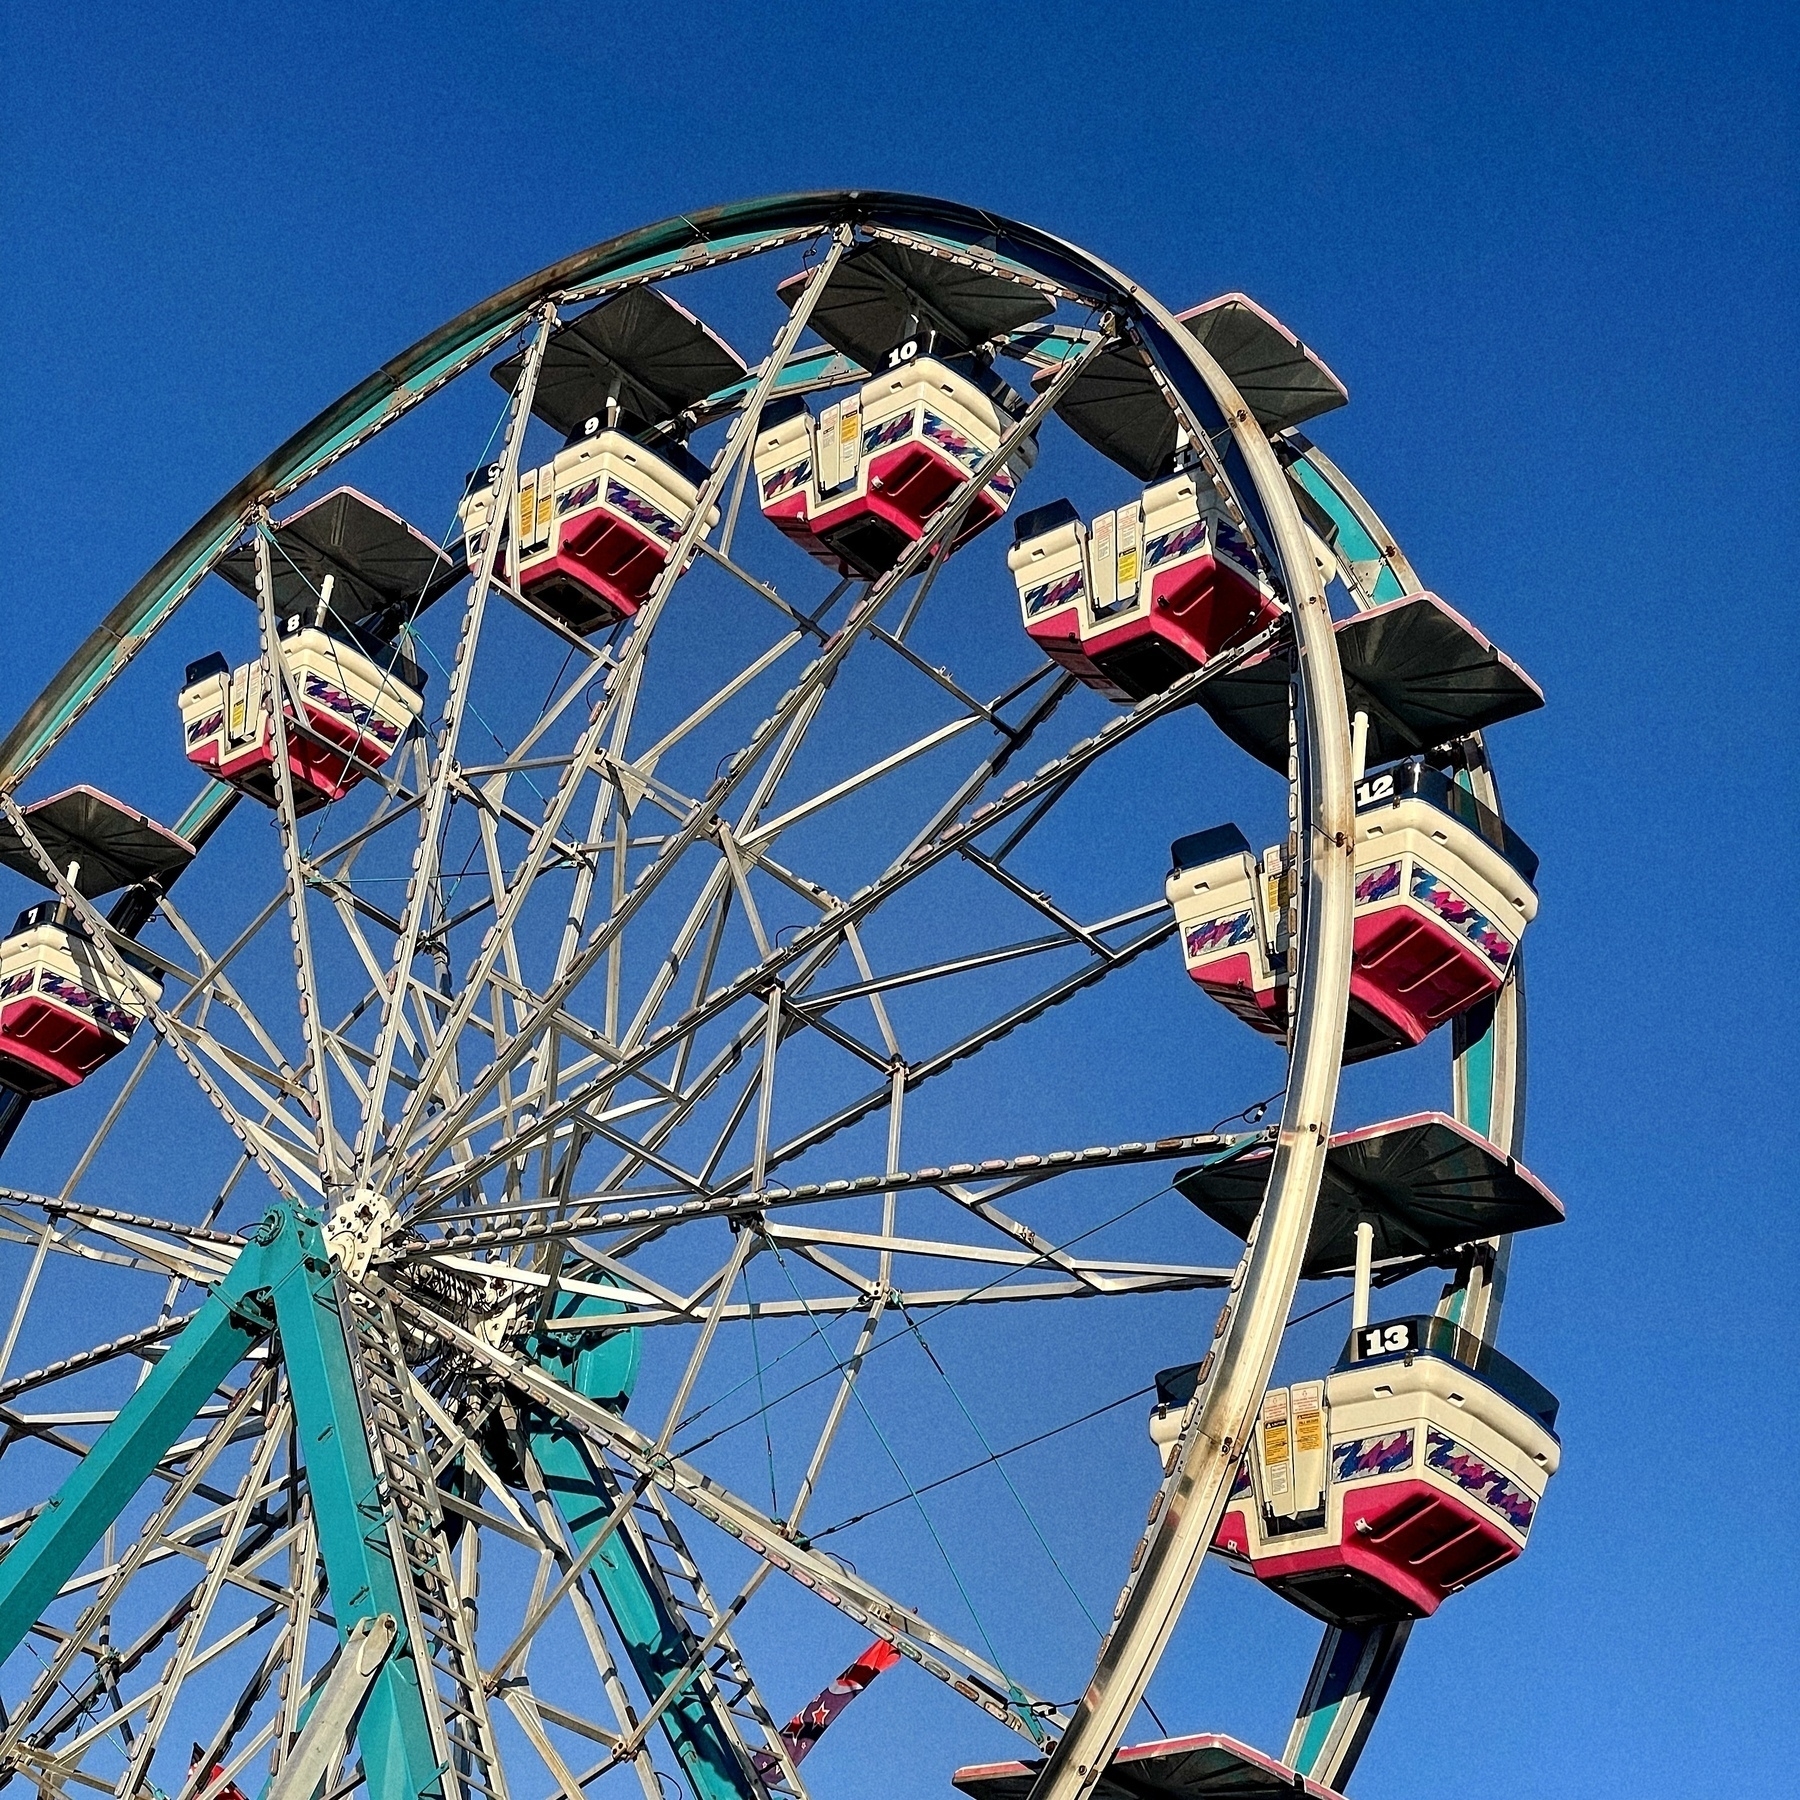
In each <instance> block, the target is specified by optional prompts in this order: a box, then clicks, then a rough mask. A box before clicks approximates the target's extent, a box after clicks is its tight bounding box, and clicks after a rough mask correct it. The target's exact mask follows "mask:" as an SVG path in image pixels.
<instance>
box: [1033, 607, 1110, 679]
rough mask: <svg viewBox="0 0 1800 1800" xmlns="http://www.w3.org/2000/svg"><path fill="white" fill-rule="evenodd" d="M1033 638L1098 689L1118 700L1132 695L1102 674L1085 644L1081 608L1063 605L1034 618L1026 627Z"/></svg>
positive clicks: (1040, 646) (1046, 652)
mask: <svg viewBox="0 0 1800 1800" xmlns="http://www.w3.org/2000/svg"><path fill="white" fill-rule="evenodd" d="M1025 630H1026V634H1027V635H1028V636H1029V637H1030V638H1031V641H1032V642H1033V643H1034V644H1036V645H1037V647H1038V648H1039V649H1040V650H1042V651H1043V653H1044V654H1045V655H1046V656H1047V657H1049V658H1050V660H1051V661H1052V662H1053V663H1059V664H1061V666H1062V667H1063V668H1065V669H1067V670H1068V671H1069V673H1070V674H1071V675H1075V676H1078V677H1079V678H1080V679H1081V680H1083V681H1085V682H1086V683H1087V684H1088V686H1089V687H1091V688H1098V689H1099V690H1100V691H1101V692H1102V693H1104V694H1110V695H1112V696H1113V697H1114V698H1115V699H1119V700H1123V699H1126V698H1128V696H1127V695H1126V693H1125V691H1124V690H1123V689H1122V688H1119V687H1116V686H1115V685H1114V684H1113V683H1112V682H1110V681H1108V680H1107V678H1106V677H1105V676H1104V675H1103V674H1101V672H1100V670H1099V667H1098V666H1097V665H1096V664H1095V663H1094V661H1093V659H1092V658H1091V657H1090V656H1089V655H1088V654H1087V652H1086V651H1085V650H1083V649H1082V647H1081V611H1080V608H1079V607H1074V606H1063V607H1059V608H1058V609H1057V610H1056V611H1055V612H1053V613H1046V614H1044V616H1043V617H1042V618H1039V619H1033V620H1032V621H1031V623H1030V624H1029V625H1027V626H1026V627H1025Z"/></svg>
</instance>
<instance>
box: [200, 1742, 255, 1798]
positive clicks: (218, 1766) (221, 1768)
mask: <svg viewBox="0 0 1800 1800" xmlns="http://www.w3.org/2000/svg"><path fill="white" fill-rule="evenodd" d="M205 1754H206V1752H205V1751H204V1750H203V1749H202V1748H201V1747H200V1745H198V1744H196V1745H195V1746H194V1754H193V1758H192V1760H191V1761H190V1762H189V1763H188V1778H189V1780H190V1781H192V1779H193V1775H194V1772H195V1770H197V1769H198V1768H199V1767H200V1761H201V1758H202V1757H203V1756H204V1755H205ZM224 1776H225V1765H224V1764H223V1763H214V1764H213V1766H212V1767H211V1768H210V1769H209V1770H208V1771H207V1775H206V1780H205V1781H204V1782H194V1786H196V1787H205V1786H207V1785H209V1784H210V1783H212V1782H215V1781H221V1780H224ZM213 1800H245V1797H244V1790H243V1789H242V1788H241V1787H239V1786H238V1784H237V1783H236V1782H235V1781H227V1782H225V1785H224V1786H223V1787H222V1788H220V1789H219V1791H218V1792H217V1793H216V1794H215V1795H214V1796H213Z"/></svg>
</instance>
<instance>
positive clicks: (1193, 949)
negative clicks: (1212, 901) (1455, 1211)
mask: <svg viewBox="0 0 1800 1800" xmlns="http://www.w3.org/2000/svg"><path fill="white" fill-rule="evenodd" d="M1255 935H1256V921H1255V920H1254V919H1253V918H1252V917H1251V915H1250V913H1249V911H1248V910H1246V911H1244V912H1241V913H1237V914H1234V915H1233V916H1232V917H1231V918H1229V919H1209V920H1207V921H1206V923H1205V924H1202V925H1196V926H1194V927H1193V929H1192V930H1191V931H1189V932H1188V934H1187V939H1186V943H1187V953H1188V958H1189V960H1190V961H1191V960H1192V959H1194V958H1195V957H1200V956H1214V955H1217V953H1218V952H1219V951H1221V950H1230V949H1233V948H1235V947H1236V946H1237V945H1239V944H1247V943H1249V942H1250V940H1251V939H1252V938H1253V937H1255Z"/></svg>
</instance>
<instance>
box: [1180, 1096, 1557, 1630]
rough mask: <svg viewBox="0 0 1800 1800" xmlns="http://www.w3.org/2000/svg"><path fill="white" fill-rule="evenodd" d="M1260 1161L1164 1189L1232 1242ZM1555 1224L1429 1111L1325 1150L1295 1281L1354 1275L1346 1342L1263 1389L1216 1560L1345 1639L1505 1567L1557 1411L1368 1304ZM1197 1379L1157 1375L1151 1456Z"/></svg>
mask: <svg viewBox="0 0 1800 1800" xmlns="http://www.w3.org/2000/svg"><path fill="white" fill-rule="evenodd" d="M1271 1156H1272V1150H1271V1149H1270V1147H1269V1146H1267V1145H1261V1146H1258V1147H1256V1148H1255V1149H1254V1150H1252V1151H1251V1152H1250V1153H1249V1154H1246V1155H1239V1156H1228V1157H1222V1158H1218V1159H1215V1160H1214V1161H1212V1162H1210V1163H1208V1164H1205V1165H1202V1166H1201V1167H1199V1168H1195V1169H1187V1170H1183V1171H1182V1172H1181V1173H1180V1174H1179V1175H1178V1176H1177V1177H1176V1186H1177V1188H1178V1190H1179V1191H1180V1192H1181V1193H1182V1194H1183V1195H1184V1196H1185V1197H1186V1198H1187V1199H1188V1200H1190V1201H1191V1202H1192V1203H1193V1204H1194V1205H1196V1206H1197V1207H1199V1208H1200V1210H1201V1211H1203V1212H1204V1213H1206V1215H1207V1216H1208V1217H1209V1218H1211V1219H1212V1220H1213V1221H1214V1222H1215V1223H1217V1224H1219V1225H1222V1226H1224V1227H1225V1229H1226V1230H1228V1231H1230V1232H1231V1233H1232V1234H1233V1235H1234V1236H1236V1237H1239V1238H1243V1237H1245V1236H1247V1234H1248V1233H1249V1232H1250V1230H1251V1229H1252V1227H1253V1225H1254V1222H1255V1220H1256V1218H1257V1216H1258V1214H1259V1212H1260V1210H1261V1207H1262V1202H1263V1194H1264V1190H1265V1188H1266V1187H1267V1183H1268V1175H1269V1163H1270V1159H1271ZM1562 1216H1563V1212H1562V1207H1561V1206H1560V1205H1559V1204H1558V1202H1557V1200H1556V1198H1555V1196H1554V1195H1552V1194H1551V1193H1550V1192H1549V1191H1548V1190H1547V1189H1546V1188H1545V1187H1544V1186H1543V1184H1542V1183H1541V1182H1539V1181H1538V1180H1537V1178H1536V1177H1535V1176H1533V1175H1532V1174H1531V1173H1530V1172H1529V1171H1528V1170H1527V1169H1525V1168H1523V1167H1522V1166H1521V1165H1520V1164H1519V1163H1518V1162H1517V1161H1516V1160H1515V1159H1514V1158H1512V1157H1509V1156H1507V1155H1505V1154H1504V1153H1503V1152H1502V1151H1500V1150H1499V1149H1498V1148H1496V1147H1495V1146H1494V1145H1493V1144H1490V1143H1489V1142H1488V1141H1487V1140H1486V1139H1485V1138H1483V1137H1481V1136H1480V1135H1479V1134H1477V1133H1476V1132H1474V1131H1472V1130H1470V1129H1469V1128H1468V1127H1467V1126H1464V1125H1459V1124H1458V1123H1457V1122H1456V1121H1455V1120H1452V1119H1449V1118H1446V1117H1444V1116H1443V1115H1442V1114H1437V1113H1422V1114H1416V1115H1414V1116H1412V1117H1410V1118H1404V1119H1397V1120H1393V1121H1390V1122H1388V1123H1385V1124H1381V1125H1374V1126H1367V1127H1364V1128H1362V1129H1361V1130H1357V1131H1350V1132H1345V1133H1342V1134H1341V1135H1339V1136H1338V1137H1335V1138H1333V1139H1332V1141H1331V1143H1330V1145H1329V1147H1328V1148H1327V1152H1326V1159H1325V1169H1324V1173H1323V1176H1322V1178H1321V1181H1320V1186H1319V1198H1318V1203H1317V1206H1316V1208H1315V1211H1314V1216H1313V1223H1312V1228H1311V1231H1310V1234H1309V1237H1308V1240H1307V1246H1306V1251H1305V1256H1304V1258H1303V1261H1302V1264H1301V1275H1302V1277H1303V1278H1305V1279H1308V1280H1329V1279H1339V1278H1342V1277H1343V1276H1345V1275H1350V1276H1351V1277H1352V1294H1351V1303H1352V1330H1351V1333H1350V1339H1349V1342H1348V1344H1347V1345H1346V1347H1345V1350H1344V1354H1343V1356H1342V1357H1341V1358H1340V1359H1339V1361H1338V1362H1337V1364H1336V1366H1335V1367H1334V1368H1333V1369H1332V1370H1331V1371H1330V1373H1329V1374H1328V1375H1326V1376H1325V1378H1324V1379H1323V1380H1313V1381H1296V1382H1292V1383H1290V1384H1288V1385H1286V1386H1283V1387H1278V1388H1272V1389H1270V1390H1269V1392H1268V1394H1267V1395H1265V1397H1264V1399H1263V1402H1262V1407H1261V1411H1260V1414H1259V1417H1258V1420H1257V1426H1256V1430H1255V1434H1254V1437H1253V1439H1252V1442H1251V1446H1250V1454H1249V1455H1248V1456H1247V1457H1246V1458H1245V1460H1244V1465H1243V1468H1242V1470H1241V1471H1240V1473H1239V1475H1238V1478H1237V1483H1236V1486H1235V1488H1234V1491H1233V1493H1232V1495H1231V1499H1230V1502H1229V1504H1228V1506H1227V1508H1226V1511H1225V1515H1224V1518H1223V1520H1222V1522H1221V1524H1220V1526H1219V1529H1218V1533H1217V1535H1216V1537H1215V1539H1214V1544H1213V1547H1214V1549H1215V1550H1217V1551H1219V1552H1220V1553H1221V1554H1223V1555H1225V1556H1228V1557H1230V1558H1232V1559H1233V1560H1235V1561H1236V1562H1237V1563H1238V1564H1239V1565H1240V1566H1241V1567H1244V1568H1246V1569H1247V1570H1248V1571H1249V1572H1250V1573H1252V1574H1254V1575H1255V1576H1256V1577H1257V1579H1258V1580H1260V1581H1263V1582H1265V1583H1266V1584H1267V1585H1268V1586H1270V1587H1272V1588H1274V1589H1275V1590H1276V1591H1277V1592H1278V1593H1281V1594H1283V1595H1285V1596H1286V1597H1287V1598H1288V1599H1290V1600H1292V1601H1294V1602H1295V1604H1297V1605H1299V1606H1302V1607H1304V1608H1305V1609H1306V1610H1307V1611H1309V1612H1311V1613H1314V1614H1316V1615H1317V1616H1318V1617H1320V1618H1324V1619H1327V1620H1330V1621H1331V1622H1332V1623H1334V1624H1344V1625H1357V1624H1365V1623H1368V1622H1371V1621H1373V1620H1377V1619H1400V1618H1421V1617H1424V1616H1425V1615H1427V1614H1429V1613H1431V1612H1433V1611H1435V1610H1436V1608H1437V1607H1438V1605H1439V1604H1440V1603H1441V1602H1442V1601H1443V1599H1444V1598H1445V1596H1446V1595H1447V1594H1450V1593H1453V1592H1455V1591H1457V1590H1458V1589H1459V1588H1463V1587H1467V1586H1468V1585H1469V1583H1470V1582H1472V1581H1476V1580H1479V1579H1480V1578H1481V1577H1482V1576H1484V1575H1486V1574H1489V1573H1491V1572H1492V1571H1493V1570H1495V1569H1497V1568H1500V1567H1501V1566H1502V1565H1503V1564H1505V1563H1508V1562H1510V1561H1511V1560H1512V1559H1513V1558H1514V1557H1516V1556H1517V1555H1518V1554H1519V1552H1520V1551H1521V1550H1522V1549H1523V1548H1524V1546H1525V1542H1526V1539H1527V1537H1528V1536H1529V1534H1530V1530H1531V1525H1532V1522H1533V1520H1534V1518H1535V1517H1536V1513H1537V1508H1538V1504H1539V1502H1540V1501H1541V1500H1542V1499H1543V1495H1544V1487H1545V1483H1546V1482H1548V1480H1549V1479H1550V1477H1551V1476H1552V1475H1553V1474H1554V1473H1555V1472H1556V1468H1557V1463H1558V1459H1559V1457H1560V1454H1561V1452H1560V1446H1559V1444H1558V1441H1557V1438H1556V1436H1555V1424H1556V1400H1555V1397H1554V1396H1553V1395H1551V1394H1550V1393H1548V1392H1547V1391H1546V1390H1545V1389H1544V1388H1542V1387H1541V1386H1540V1385H1539V1384H1538V1383H1537V1382H1536V1381H1534V1380H1533V1379H1532V1378H1531V1377H1530V1376H1529V1375H1527V1374H1526V1373H1525V1372H1524V1371H1523V1370H1522V1369H1520V1368H1519V1367H1518V1366H1517V1365H1516V1364H1514V1363H1513V1362H1511V1361H1509V1360H1508V1359H1507V1358H1506V1357H1504V1356H1502V1355H1501V1354H1500V1353H1499V1351H1498V1350H1496V1349H1495V1348H1494V1346H1493V1345H1492V1344H1490V1343H1487V1342H1484V1341H1483V1340H1482V1339H1480V1338H1478V1337H1476V1336H1475V1335H1473V1334H1472V1333H1470V1332H1467V1331H1464V1330H1462V1329H1461V1328H1460V1327H1459V1326H1458V1325H1457V1324H1456V1323H1455V1322H1454V1321H1452V1320H1450V1319H1447V1318H1439V1317H1418V1316H1409V1317H1402V1318H1390V1319H1386V1320H1382V1321H1378V1322H1375V1323H1370V1321H1369V1296H1370V1293H1371V1291H1372V1289H1373V1287H1374V1285H1375V1284H1376V1282H1377V1281H1378V1280H1385V1279H1391V1278H1395V1277H1399V1276H1402V1275H1405V1274H1408V1273H1411V1272H1413V1271H1415V1270H1417V1269H1420V1268H1422V1267H1427V1266H1433V1265H1441V1264H1444V1263H1450V1264H1453V1265H1456V1266H1459V1267H1460V1266H1463V1265H1464V1264H1465V1263H1472V1262H1473V1261H1474V1260H1477V1259H1480V1258H1482V1257H1483V1256H1484V1255H1485V1254H1486V1251H1485V1245H1486V1244H1487V1243H1488V1242H1490V1241H1491V1240H1492V1239H1493V1238H1495V1237H1498V1236H1501V1235H1503V1234H1507V1233H1512V1232H1518V1231H1525V1230H1531V1229H1535V1228H1537V1227H1539V1226H1544V1225H1553V1224H1556V1223H1558V1222H1560V1220H1561V1219H1562ZM1203 1367H1204V1365H1196V1364H1189V1365H1187V1366H1186V1367H1184V1368H1179V1369H1168V1370H1164V1371H1163V1372H1162V1373H1161V1374H1160V1375H1159V1376H1158V1377H1157V1388H1158V1394H1157V1402H1158V1403H1157V1406H1156V1409H1155V1411H1154V1412H1153V1413H1152V1414H1151V1419H1150V1435H1151V1438H1152V1439H1153V1440H1154V1441H1155V1442H1156V1443H1157V1445H1158V1446H1159V1447H1160V1448H1161V1449H1162V1451H1163V1453H1164V1456H1165V1460H1166V1459H1167V1458H1168V1456H1169V1455H1171V1454H1172V1446H1173V1444H1174V1442H1175V1440H1176V1438H1177V1436H1178V1435H1179V1432H1180V1428H1181V1422H1182V1417H1183V1414H1184V1412H1185V1409H1186V1407H1187V1404H1188V1402H1189V1401H1190V1400H1191V1398H1192V1397H1193V1394H1194V1391H1195V1387H1196V1384H1197V1382H1198V1379H1199V1375H1200V1371H1201V1369H1202V1368H1203Z"/></svg>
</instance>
